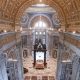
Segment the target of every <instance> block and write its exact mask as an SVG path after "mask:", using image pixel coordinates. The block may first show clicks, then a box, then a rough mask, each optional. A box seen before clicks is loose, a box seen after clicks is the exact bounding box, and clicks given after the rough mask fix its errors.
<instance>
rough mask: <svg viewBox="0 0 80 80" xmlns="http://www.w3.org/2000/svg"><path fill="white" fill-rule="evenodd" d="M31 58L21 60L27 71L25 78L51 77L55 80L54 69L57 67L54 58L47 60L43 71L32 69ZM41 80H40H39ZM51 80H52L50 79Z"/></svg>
mask: <svg viewBox="0 0 80 80" xmlns="http://www.w3.org/2000/svg"><path fill="white" fill-rule="evenodd" d="M32 63H33V58H32V57H31V56H29V57H28V58H25V59H23V66H24V67H25V68H27V69H28V72H27V73H26V74H24V77H26V76H37V78H38V77H40V76H48V77H50V76H52V77H54V78H56V67H57V60H56V59H54V58H48V59H47V68H44V69H40V70H39V69H35V68H33V64H32ZM39 80H41V79H39ZM51 80H53V79H51Z"/></svg>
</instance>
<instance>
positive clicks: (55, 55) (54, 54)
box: [52, 50, 57, 58]
mask: <svg viewBox="0 0 80 80" xmlns="http://www.w3.org/2000/svg"><path fill="white" fill-rule="evenodd" d="M52 57H53V58H57V51H56V50H53V53H52Z"/></svg>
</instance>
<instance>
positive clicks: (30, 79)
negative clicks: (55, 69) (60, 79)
mask: <svg viewBox="0 0 80 80" xmlns="http://www.w3.org/2000/svg"><path fill="white" fill-rule="evenodd" d="M24 80H55V79H54V76H26V77H25V79H24Z"/></svg>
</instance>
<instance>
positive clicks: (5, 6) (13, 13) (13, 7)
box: [0, 0, 80, 24]
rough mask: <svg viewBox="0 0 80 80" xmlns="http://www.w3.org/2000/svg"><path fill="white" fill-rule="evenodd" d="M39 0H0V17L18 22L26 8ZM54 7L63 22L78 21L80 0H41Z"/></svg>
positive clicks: (79, 18) (79, 19) (79, 17)
mask: <svg viewBox="0 0 80 80" xmlns="http://www.w3.org/2000/svg"><path fill="white" fill-rule="evenodd" d="M35 3H40V0H0V19H3V20H9V21H15V22H18V21H19V20H20V18H21V16H22V14H23V12H24V11H25V9H26V8H28V7H29V6H31V5H32V4H35ZM42 3H45V4H48V5H50V6H51V7H53V8H55V9H56V11H57V12H58V14H59V18H60V20H61V21H62V22H65V24H68V23H70V22H73V21H80V0H42Z"/></svg>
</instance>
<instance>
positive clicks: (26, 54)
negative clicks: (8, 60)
mask: <svg viewBox="0 0 80 80" xmlns="http://www.w3.org/2000/svg"><path fill="white" fill-rule="evenodd" d="M27 56H28V53H27V50H24V51H23V57H24V58H26V57H27Z"/></svg>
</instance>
